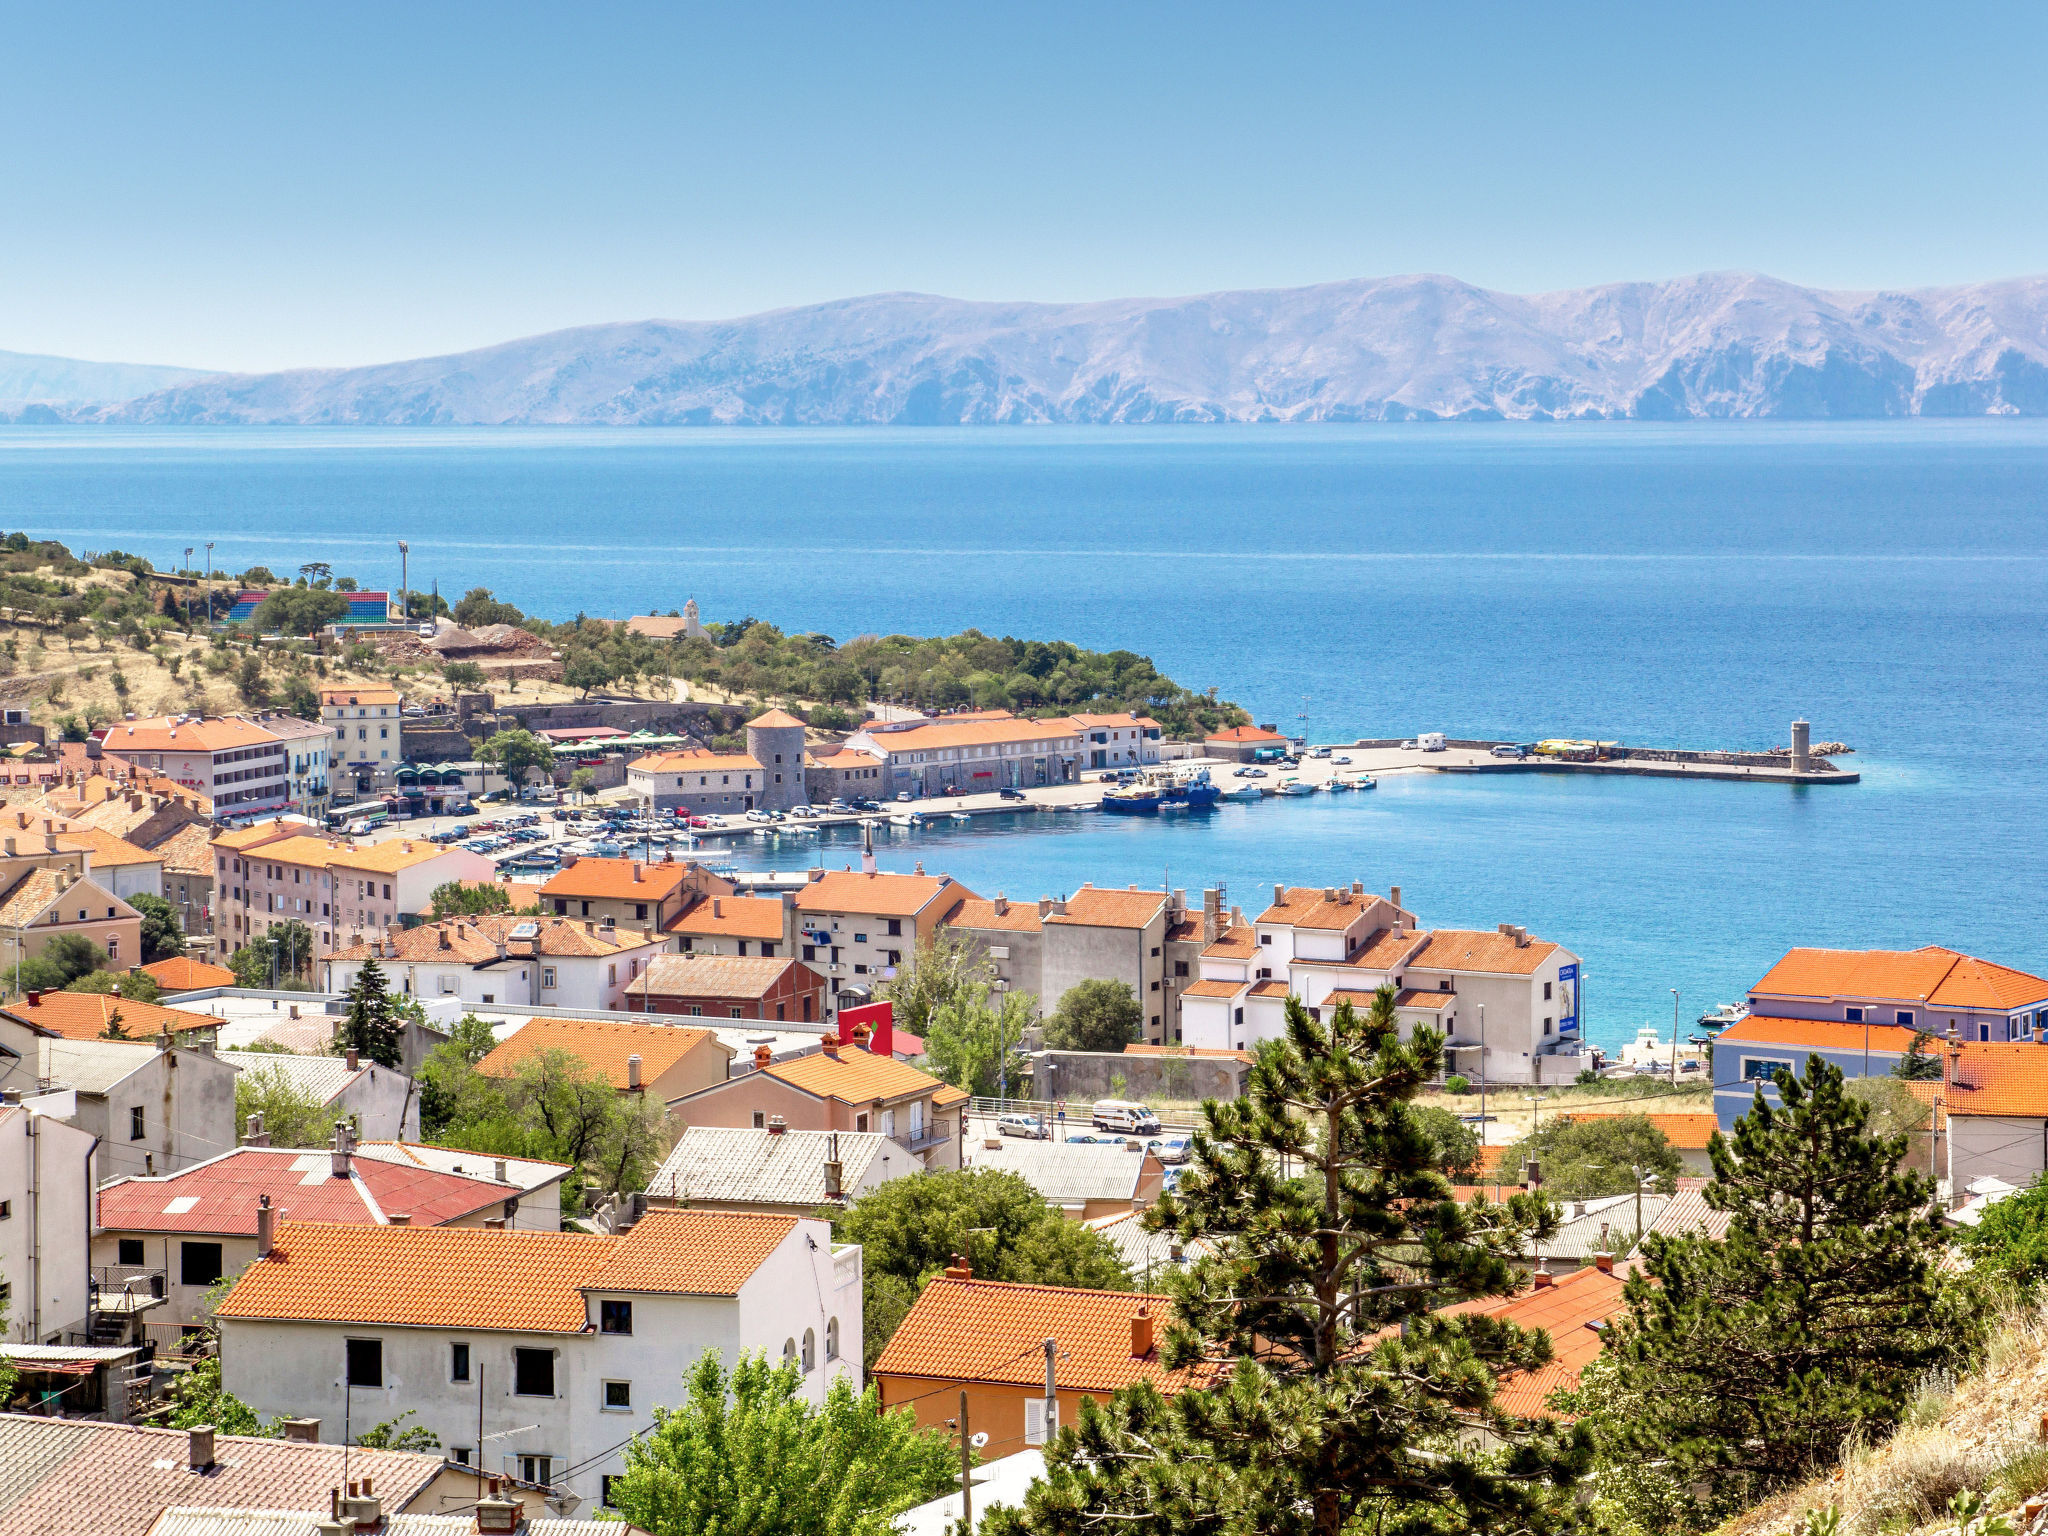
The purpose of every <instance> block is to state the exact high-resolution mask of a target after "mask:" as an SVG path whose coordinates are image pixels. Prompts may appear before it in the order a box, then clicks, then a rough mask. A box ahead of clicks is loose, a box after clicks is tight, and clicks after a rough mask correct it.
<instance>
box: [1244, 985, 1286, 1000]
mask: <svg viewBox="0 0 2048 1536" xmlns="http://www.w3.org/2000/svg"><path fill="white" fill-rule="evenodd" d="M1250 995H1251V996H1252V997H1285V996H1286V995H1287V983H1286V982H1284V981H1255V982H1253V983H1252V990H1251V993H1250Z"/></svg>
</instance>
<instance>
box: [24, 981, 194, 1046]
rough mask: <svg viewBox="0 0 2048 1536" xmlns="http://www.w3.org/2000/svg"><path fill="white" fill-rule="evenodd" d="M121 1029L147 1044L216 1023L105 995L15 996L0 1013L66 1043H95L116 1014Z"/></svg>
mask: <svg viewBox="0 0 2048 1536" xmlns="http://www.w3.org/2000/svg"><path fill="white" fill-rule="evenodd" d="M117 1011H118V1012H119V1013H120V1015H121V1028H122V1029H123V1030H124V1031H126V1032H127V1036H128V1038H129V1039H130V1040H132V1041H135V1042H137V1043H139V1044H142V1045H147V1044H148V1043H149V1042H150V1041H151V1040H152V1039H154V1038H155V1037H156V1036H157V1035H158V1034H159V1033H160V1032H162V1031H164V1030H169V1031H170V1032H171V1033H172V1034H176V1033H178V1032H180V1031H181V1030H187V1029H212V1028H214V1027H215V1026H216V1025H218V1024H219V1023H220V1020H218V1019H216V1018H212V1017H210V1016H209V1015H207V1014H203V1013H185V1012H182V1011H180V1010H179V1009H176V1008H166V1007H164V1006H163V1005H162V1004H161V1003H145V1002H139V1001H137V1000H136V999H134V998H129V997H115V996H113V995H111V994H110V993H105V992H44V993H41V994H39V995H38V997H37V998H36V1000H35V1001H34V1002H30V1001H29V1000H28V998H26V997H18V998H16V999H15V1000H14V1001H13V1002H11V1003H9V1004H8V1005H7V1006H6V1007H5V1008H4V1009H0V1013H5V1014H6V1015H7V1016H8V1017H9V1018H12V1019H19V1020H21V1021H22V1022H23V1023H24V1024H34V1025H37V1026H38V1027H40V1028H42V1029H47V1030H49V1031H50V1032H51V1033H52V1034H55V1035H62V1036H63V1037H64V1038H65V1039H66V1040H98V1039H102V1038H104V1037H105V1035H106V1032H107V1024H108V1022H109V1021H110V1020H111V1019H112V1018H113V1016H114V1014H115V1013H116V1012H117Z"/></svg>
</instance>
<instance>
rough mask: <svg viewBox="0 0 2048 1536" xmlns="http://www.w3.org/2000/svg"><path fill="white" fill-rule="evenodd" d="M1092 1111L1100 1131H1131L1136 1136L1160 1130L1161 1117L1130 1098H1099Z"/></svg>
mask: <svg viewBox="0 0 2048 1536" xmlns="http://www.w3.org/2000/svg"><path fill="white" fill-rule="evenodd" d="M1092 1113H1093V1117H1094V1120H1095V1128H1096V1129H1097V1130H1098V1131H1129V1132H1130V1133H1132V1134H1133V1135H1136V1136H1153V1135H1156V1134H1158V1131H1159V1117H1158V1116H1157V1115H1155V1114H1153V1113H1152V1111H1151V1110H1149V1109H1147V1108H1146V1107H1145V1106H1144V1105H1142V1104H1136V1103H1133V1102H1132V1101H1131V1100H1129V1099H1097V1100H1096V1101H1095V1108H1094V1110H1093V1112H1092Z"/></svg>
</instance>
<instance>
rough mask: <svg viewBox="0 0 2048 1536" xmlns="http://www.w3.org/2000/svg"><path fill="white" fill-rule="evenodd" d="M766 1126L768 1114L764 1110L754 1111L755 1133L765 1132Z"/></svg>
mask: <svg viewBox="0 0 2048 1536" xmlns="http://www.w3.org/2000/svg"><path fill="white" fill-rule="evenodd" d="M767 1126H768V1112H767V1111H766V1110H761V1109H757V1110H755V1111H754V1129H755V1130H757V1131H760V1130H766V1129H767Z"/></svg>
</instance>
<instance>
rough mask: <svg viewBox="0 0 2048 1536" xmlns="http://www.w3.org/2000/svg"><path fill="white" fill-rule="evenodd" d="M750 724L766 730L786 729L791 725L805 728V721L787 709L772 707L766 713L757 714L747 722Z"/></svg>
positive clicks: (800, 728) (799, 728)
mask: <svg viewBox="0 0 2048 1536" xmlns="http://www.w3.org/2000/svg"><path fill="white" fill-rule="evenodd" d="M747 724H748V725H749V726H756V725H758V726H760V727H761V728H762V729H764V730H771V731H786V730H789V729H790V728H791V727H795V728H796V729H798V730H802V729H803V724H804V723H803V721H801V720H799V719H797V717H796V716H795V715H792V714H791V713H790V712H789V711H788V710H786V709H771V710H769V711H768V712H767V713H766V714H765V715H756V716H754V718H753V719H751V720H749V721H748V722H747Z"/></svg>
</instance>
